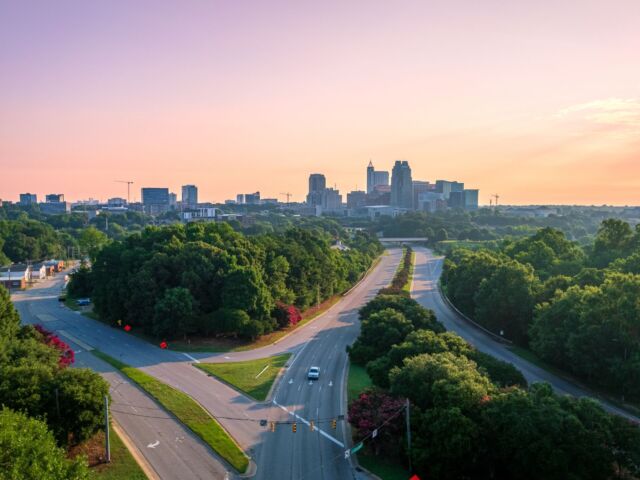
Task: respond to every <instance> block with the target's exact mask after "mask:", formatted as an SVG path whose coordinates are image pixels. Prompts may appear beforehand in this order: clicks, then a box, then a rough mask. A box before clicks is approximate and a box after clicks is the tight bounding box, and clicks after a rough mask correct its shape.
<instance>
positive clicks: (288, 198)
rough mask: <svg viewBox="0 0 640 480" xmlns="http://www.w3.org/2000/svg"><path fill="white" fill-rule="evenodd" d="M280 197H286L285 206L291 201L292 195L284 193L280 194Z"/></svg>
mask: <svg viewBox="0 0 640 480" xmlns="http://www.w3.org/2000/svg"><path fill="white" fill-rule="evenodd" d="M280 195H284V196H285V197H287V205H289V200H291V196H292V194H291V193H289V192H285V193H282V192H280Z"/></svg>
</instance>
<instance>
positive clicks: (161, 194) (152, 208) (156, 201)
mask: <svg viewBox="0 0 640 480" xmlns="http://www.w3.org/2000/svg"><path fill="white" fill-rule="evenodd" d="M141 196H142V205H143V206H144V210H145V212H146V213H148V214H150V215H158V214H160V213H164V212H166V211H167V210H169V189H168V188H150V187H145V188H143V189H142V191H141Z"/></svg>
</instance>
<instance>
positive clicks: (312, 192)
mask: <svg viewBox="0 0 640 480" xmlns="http://www.w3.org/2000/svg"><path fill="white" fill-rule="evenodd" d="M326 188H327V179H326V178H325V177H324V175H322V174H321V173H312V174H311V175H309V194H308V195H307V204H309V205H311V206H314V207H315V206H317V205H322V195H323V193H324V191H325V190H326Z"/></svg>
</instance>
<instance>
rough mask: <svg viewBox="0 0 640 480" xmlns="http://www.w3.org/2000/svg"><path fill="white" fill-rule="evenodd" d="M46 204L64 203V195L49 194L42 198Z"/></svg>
mask: <svg viewBox="0 0 640 480" xmlns="http://www.w3.org/2000/svg"><path fill="white" fill-rule="evenodd" d="M44 199H45V201H46V202H47V203H60V202H64V193H50V194H49V195H46V196H45V197H44Z"/></svg>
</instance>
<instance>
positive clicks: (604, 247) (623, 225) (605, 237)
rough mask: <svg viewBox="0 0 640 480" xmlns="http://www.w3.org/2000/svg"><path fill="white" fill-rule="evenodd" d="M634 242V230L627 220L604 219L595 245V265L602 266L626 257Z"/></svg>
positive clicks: (593, 261)
mask: <svg viewBox="0 0 640 480" xmlns="http://www.w3.org/2000/svg"><path fill="white" fill-rule="evenodd" d="M633 242H634V236H633V231H632V230H631V226H630V225H629V224H628V223H627V222H624V221H622V220H618V219H614V218H609V219H607V220H605V221H603V222H602V224H601V225H600V228H599V229H598V234H597V235H596V240H595V242H594V245H593V253H592V256H591V261H592V263H593V265H594V266H596V267H600V268H602V267H606V266H607V265H609V264H610V263H611V262H612V261H613V260H615V259H617V258H622V257H626V256H627V255H628V254H629V252H630V249H631V248H632V247H633Z"/></svg>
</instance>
